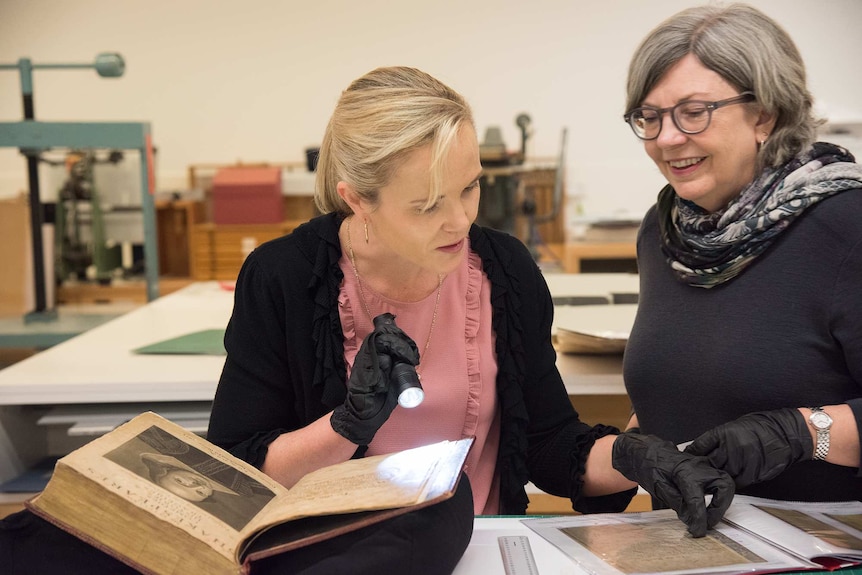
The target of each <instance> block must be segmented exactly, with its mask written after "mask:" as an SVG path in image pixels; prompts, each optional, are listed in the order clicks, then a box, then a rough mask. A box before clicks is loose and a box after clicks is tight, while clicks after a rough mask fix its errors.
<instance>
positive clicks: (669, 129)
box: [655, 114, 688, 148]
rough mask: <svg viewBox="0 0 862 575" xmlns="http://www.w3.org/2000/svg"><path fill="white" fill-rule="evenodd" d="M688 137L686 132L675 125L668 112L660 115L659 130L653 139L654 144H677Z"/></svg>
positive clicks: (668, 146) (666, 145)
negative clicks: (660, 123)
mask: <svg viewBox="0 0 862 575" xmlns="http://www.w3.org/2000/svg"><path fill="white" fill-rule="evenodd" d="M687 139H688V134H686V133H685V132H683V131H681V130H680V129H679V128H677V127H676V124H675V123H674V121H673V118H671V116H670V114H667V115H666V116H663V117H662V125H661V131H660V132H659V133H658V137H657V138H656V139H655V143H656V145H658V146H659V147H662V148H670V147H673V146H678V145H680V144H682V143H685V141H686V140H687Z"/></svg>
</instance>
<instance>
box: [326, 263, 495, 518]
mask: <svg viewBox="0 0 862 575" xmlns="http://www.w3.org/2000/svg"><path fill="white" fill-rule="evenodd" d="M339 266H340V267H341V270H342V271H343V272H344V282H343V284H342V286H341V291H340V293H339V297H338V305H339V316H340V318H341V327H342V329H343V331H344V356H345V359H346V361H347V364H348V366H352V365H353V359H354V358H355V357H356V352H357V351H358V350H359V346H360V345H361V344H362V340H363V339H364V338H365V336H367V335H368V334H369V333H371V330H372V329H373V324H372V322H371V320H370V319H369V318H368V314H367V313H366V311H365V307H364V306H363V305H362V300H361V299H360V298H361V295H360V292H359V287H358V285H357V283H356V277H355V275H354V273H353V266H352V265H351V264H350V260H349V259H348V257H347V256H346V255H342V257H341V260H340V261H339ZM363 290H364V293H365V297H366V303H367V304H368V308H369V309H370V311H371V314H372V315H373V316H377V315H379V314H381V313H384V312H389V313H391V314H393V315H394V316H395V317H396V320H395V321H396V323H397V324H398V326H399V327H400V328H401V329H402V330H404V332H406V333H407V335H409V336H410V337H411V338H413V341H415V342H416V346H417V347H418V348H419V353H420V354H422V357H421V358H420V359H421V363H420V367H419V373H420V376H421V381H422V387H423V389H424V390H425V401H423V402H422V404H421V405H419V406H418V407H416V408H413V409H406V408H403V407H401V406H398V407H396V408H395V411H394V412H393V413H392V415H391V416H390V418H389V420H388V421H387V422H386V423H385V424H384V425H383V427H382V428H381V429H380V430H379V431H378V432H377V434H376V435H375V436H374V441H372V442H371V445H370V446H369V448H368V455H374V454H379V453H392V452H394V451H400V450H403V449H409V448H412V447H418V446H420V445H426V444H429V443H434V442H437V441H443V440H446V439H448V440H454V439H460V438H463V437H469V436H475V438H476V441H475V442H474V444H473V447H472V449H471V451H470V455H469V456H468V458H467V463H466V467H465V470H466V473H467V475H468V476H469V478H470V483H471V486H472V488H473V505H474V509H475V513H476V514H477V515H495V514H497V513H498V511H499V499H500V497H499V477H498V474H497V472H496V468H497V451H498V449H499V444H500V415H499V409H498V406H497V394H496V378H497V361H496V357H495V354H494V338H493V333H492V330H491V296H490V294H491V285H490V282H489V281H488V278H487V277H486V276H485V274H483V273H482V262H481V260H480V259H479V257H478V256H477V255H476V254H475V253H473V252H472V251H469V250H468V251H467V257H465V258H464V259H463V262H462V264H461V266H460V267H459V268H458V269H457V270H456V271H455V272H453V273H451V274H449V275H448V276H446V278H445V279H444V280H443V287H442V289H441V292H440V306H439V309H438V314H437V322H436V324H435V326H434V332H433V334H432V335H431V344H430V346H429V348H428V352H427V353H425V354H423V353H422V352H423V350H424V348H425V342H426V340H427V339H428V330H429V329H430V327H431V320H432V317H433V315H434V306H435V301H436V298H437V292H436V290H435V291H434V292H432V293H431V294H430V295H429V296H428V297H427V298H425V299H423V300H421V301H417V302H409V303H408V302H399V301H395V300H392V299H389V298H386V297H384V296H382V295H380V294H378V293H376V292H374V291H372V290H371V289H369V287H368V285H367V284H363Z"/></svg>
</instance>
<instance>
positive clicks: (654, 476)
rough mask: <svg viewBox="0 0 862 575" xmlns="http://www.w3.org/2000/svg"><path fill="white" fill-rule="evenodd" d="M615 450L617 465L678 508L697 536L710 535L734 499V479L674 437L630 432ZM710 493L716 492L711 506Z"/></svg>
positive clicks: (621, 470)
mask: <svg viewBox="0 0 862 575" xmlns="http://www.w3.org/2000/svg"><path fill="white" fill-rule="evenodd" d="M612 453H613V455H612V464H613V467H614V469H616V470H617V471H619V472H620V473H622V474H623V475H625V476H626V477H627V478H628V479H630V480H632V481H636V482H637V483H639V484H640V486H641V487H643V488H644V489H646V490H647V491H648V492H649V493H650V495H652V496H653V497H655V498H656V499H658V500H659V501H662V502H663V503H665V504H666V505H668V506H669V507H670V508H671V509H673V510H674V511H676V514H677V516H678V517H679V518H680V519H681V520H682V521H683V523H685V524H686V526H688V532H689V533H691V534H692V536H693V537H703V536H704V535H706V530H707V529H708V528H710V527H714V526H715V524H716V523H718V520H719V519H721V518H722V516H723V515H724V512H725V511H727V508H728V507H729V506H730V502H731V501H733V494H734V486H733V479H732V478H731V477H730V476H729V475H728V474H727V473H725V472H724V471H721V470H719V469H715V468H714V467H713V466H712V465H710V464H709V460H708V459H706V458H705V457H695V456H693V455H691V454H689V453H683V452H681V451H679V450H678V449H677V448H676V446H675V445H674V444H673V443H671V442H670V441H665V440H663V439H660V438H658V437H656V436H654V435H642V434H640V433H631V432H627V433H623V434H620V435H619V436H618V437H617V438H616V440H615V441H614V447H613V452H612ZM707 493H711V494H712V501H711V502H710V504H709V507H707V506H706V502H705V501H704V497H705V495H706V494H707Z"/></svg>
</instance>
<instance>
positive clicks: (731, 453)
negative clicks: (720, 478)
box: [685, 408, 814, 487]
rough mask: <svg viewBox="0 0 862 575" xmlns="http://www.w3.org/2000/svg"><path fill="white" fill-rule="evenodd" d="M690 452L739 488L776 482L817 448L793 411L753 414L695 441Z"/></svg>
mask: <svg viewBox="0 0 862 575" xmlns="http://www.w3.org/2000/svg"><path fill="white" fill-rule="evenodd" d="M685 451H686V453H691V454H692V455H702V456H705V457H708V458H709V461H710V462H711V463H712V464H713V465H714V466H715V467H718V468H719V469H723V470H725V471H726V472H728V473H729V474H730V475H731V476H732V477H733V479H734V481H736V486H737V487H745V486H746V485H751V484H752V483H758V482H760V481H766V480H767V479H772V478H774V477H776V476H777V475H779V474H780V473H782V472H783V471H784V470H785V469H787V467H788V466H790V465H791V464H793V463H796V462H797V461H804V460H807V459H811V458H812V457H813V455H814V445H813V441H812V439H811V432H810V431H809V430H808V424H807V423H806V422H805V418H804V417H803V416H802V414H801V413H799V411H798V410H796V409H792V408H784V409H776V410H774V411H761V412H757V413H749V414H747V415H743V416H742V417H740V418H738V419H735V420H733V421H730V422H728V423H725V424H723V425H719V426H718V427H714V428H712V429H710V430H709V431H707V432H705V433H704V434H702V435H701V436H700V437H698V438H697V439H695V440H694V441H693V442H691V444H689V446H688V447H686V448H685Z"/></svg>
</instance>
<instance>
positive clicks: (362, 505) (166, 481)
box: [27, 412, 473, 574]
mask: <svg viewBox="0 0 862 575" xmlns="http://www.w3.org/2000/svg"><path fill="white" fill-rule="evenodd" d="M472 442H473V440H472V438H467V439H462V440H458V441H444V442H440V443H434V444H431V445H427V446H423V447H418V448H415V449H409V450H405V451H402V452H399V453H393V454H388V455H379V456H373V457H366V458H363V459H352V460H349V461H345V462H343V463H339V464H336V465H332V466H329V467H325V468H322V469H319V470H317V471H315V472H312V473H309V474H308V475H306V476H305V477H303V478H302V479H301V480H300V481H299V482H298V483H297V484H296V485H294V486H293V487H292V488H291V489H287V488H285V487H283V486H281V485H280V484H278V483H276V482H275V481H273V480H272V479H270V478H269V477H267V476H266V475H264V474H263V473H261V472H260V471H259V470H257V469H255V468H254V467H252V466H250V465H248V464H246V463H245V462H243V461H240V460H238V459H236V458H235V457H233V456H231V455H230V454H229V453H227V452H226V451H224V450H222V449H220V448H218V447H216V446H214V445H212V444H211V443H209V442H207V441H206V440H204V439H202V438H201V437H198V436H197V435H195V434H194V433H191V432H190V431H187V430H185V429H184V428H182V427H180V426H178V425H176V424H174V423H172V422H170V421H168V420H166V419H164V418H162V417H161V416H159V415H156V414H155V413H152V412H147V413H144V414H141V415H139V416H137V417H135V418H134V419H132V420H131V421H129V422H127V423H125V424H123V425H122V426H120V427H118V428H116V429H115V430H113V431H111V432H110V433H108V434H106V435H104V436H102V437H100V438H98V439H96V440H94V441H92V442H90V443H88V444H87V445H85V446H83V447H81V448H80V449H77V450H76V451H73V452H72V453H70V454H69V455H67V456H65V457H63V458H61V459H60V460H59V461H58V462H57V465H56V467H55V469H54V473H53V475H52V477H51V480H50V481H49V482H48V485H47V487H46V488H45V490H44V491H42V493H40V494H39V495H37V496H35V497H34V498H33V499H31V500H30V501H28V502H27V507H28V508H29V509H31V510H32V511H33V512H34V513H36V514H37V515H39V516H41V517H43V518H45V519H46V520H48V521H50V522H52V523H54V524H55V525H57V526H59V527H60V528H62V529H65V530H66V531H69V532H70V533H72V534H74V535H76V536H77V537H79V538H80V539H82V540H84V541H86V542H88V543H90V544H91V545H94V546H96V547H98V548H100V549H102V550H103V551H105V552H107V553H110V554H111V555H113V556H115V557H117V558H118V559H120V560H121V561H123V562H125V563H127V564H128V565H131V566H132V567H134V568H136V569H138V570H140V571H142V572H144V573H155V574H161V573H212V574H222V573H224V574H233V573H247V572H248V571H249V569H250V566H251V563H252V562H254V561H255V560H257V559H259V558H262V557H266V556H270V555H274V554H277V553H283V552H286V551H289V550H291V549H296V548H298V547H302V546H305V545H311V544H315V543H318V542H320V541H324V540H326V539H328V538H331V537H335V536H337V535H340V534H343V533H347V532H349V531H353V530H356V529H359V528H361V527H364V526H366V525H369V524H372V523H376V522H379V521H383V520H385V519H388V518H390V517H394V516H396V515H399V514H402V513H407V512H410V511H413V510H416V509H419V508H421V507H425V506H427V505H432V504H434V503H437V502H439V501H443V500H445V499H448V498H449V497H451V496H452V495H453V493H454V492H455V488H456V486H457V483H458V480H459V478H460V476H461V471H462V467H463V465H464V461H465V459H466V457H467V453H468V452H469V449H470V446H471V445H472Z"/></svg>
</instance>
